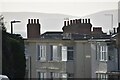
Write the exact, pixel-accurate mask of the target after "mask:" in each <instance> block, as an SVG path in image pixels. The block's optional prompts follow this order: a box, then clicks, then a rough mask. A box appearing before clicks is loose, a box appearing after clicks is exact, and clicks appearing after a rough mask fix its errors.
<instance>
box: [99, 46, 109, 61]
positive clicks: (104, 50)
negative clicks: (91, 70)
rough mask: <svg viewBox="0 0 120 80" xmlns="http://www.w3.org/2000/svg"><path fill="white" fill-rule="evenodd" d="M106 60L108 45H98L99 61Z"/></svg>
mask: <svg viewBox="0 0 120 80" xmlns="http://www.w3.org/2000/svg"><path fill="white" fill-rule="evenodd" d="M107 60H108V47H107V46H100V61H107Z"/></svg>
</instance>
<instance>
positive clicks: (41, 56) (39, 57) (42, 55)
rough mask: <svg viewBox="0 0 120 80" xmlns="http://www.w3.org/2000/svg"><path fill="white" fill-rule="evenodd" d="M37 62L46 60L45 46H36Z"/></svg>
mask: <svg viewBox="0 0 120 80" xmlns="http://www.w3.org/2000/svg"><path fill="white" fill-rule="evenodd" d="M37 50H38V52H37V60H42V61H44V60H46V46H45V45H37Z"/></svg>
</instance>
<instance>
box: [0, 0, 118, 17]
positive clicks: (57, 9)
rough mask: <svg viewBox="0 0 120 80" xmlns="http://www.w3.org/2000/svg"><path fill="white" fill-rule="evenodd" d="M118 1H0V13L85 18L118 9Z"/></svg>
mask: <svg viewBox="0 0 120 80" xmlns="http://www.w3.org/2000/svg"><path fill="white" fill-rule="evenodd" d="M118 1H119V0H2V1H1V0H0V3H1V4H0V6H1V11H2V12H42V13H60V14H67V15H73V16H85V15H88V14H92V13H95V12H100V11H104V10H111V9H117V8H118Z"/></svg>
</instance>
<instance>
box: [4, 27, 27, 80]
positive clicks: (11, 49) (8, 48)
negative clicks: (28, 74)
mask: <svg viewBox="0 0 120 80" xmlns="http://www.w3.org/2000/svg"><path fill="white" fill-rule="evenodd" d="M2 27H4V26H2ZM25 67H26V61H25V54H24V41H23V39H22V37H21V36H20V35H16V34H9V33H7V32H6V29H5V28H2V74H3V75H7V76H8V77H9V78H10V80H16V79H18V78H22V80H23V78H24V76H25Z"/></svg>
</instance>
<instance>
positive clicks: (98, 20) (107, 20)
mask: <svg viewBox="0 0 120 80" xmlns="http://www.w3.org/2000/svg"><path fill="white" fill-rule="evenodd" d="M106 14H113V27H118V10H108V11H102V12H98V13H94V14H90V15H87V16H83V17H82V18H90V19H91V23H92V24H93V27H97V26H102V27H103V30H104V31H105V32H108V31H109V29H110V28H111V16H110V15H106Z"/></svg>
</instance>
